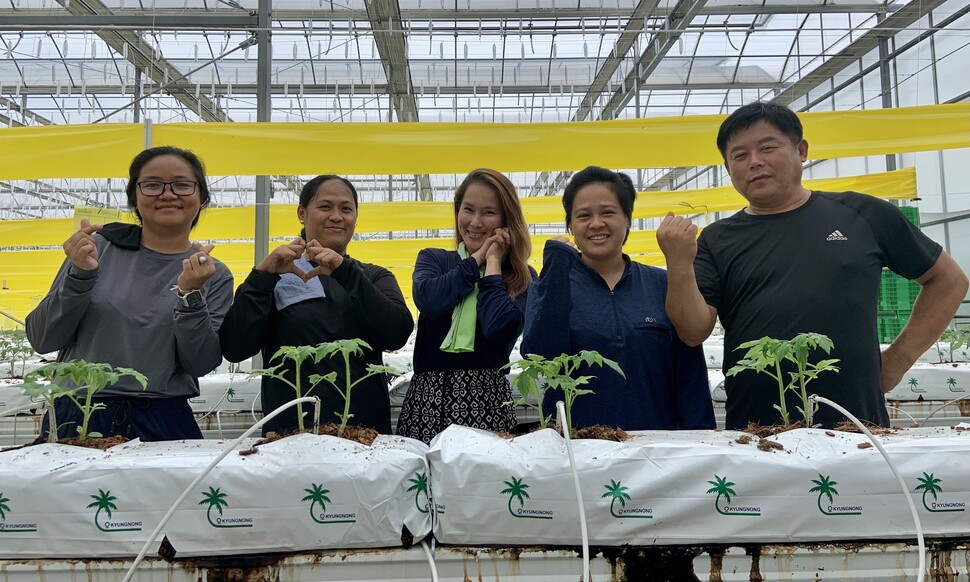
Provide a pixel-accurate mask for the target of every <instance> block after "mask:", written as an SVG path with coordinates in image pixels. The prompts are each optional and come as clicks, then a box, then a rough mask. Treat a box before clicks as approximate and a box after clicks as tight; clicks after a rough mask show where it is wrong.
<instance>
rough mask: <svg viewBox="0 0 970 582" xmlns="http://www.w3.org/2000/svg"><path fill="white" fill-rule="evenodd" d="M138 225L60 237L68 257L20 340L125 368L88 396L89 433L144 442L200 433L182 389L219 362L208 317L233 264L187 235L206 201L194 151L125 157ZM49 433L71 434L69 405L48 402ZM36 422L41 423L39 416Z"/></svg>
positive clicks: (213, 321) (75, 418) (89, 228)
mask: <svg viewBox="0 0 970 582" xmlns="http://www.w3.org/2000/svg"><path fill="white" fill-rule="evenodd" d="M125 191H126V193H127V196H128V206H129V208H131V209H132V210H133V211H134V213H135V216H136V217H137V218H138V221H139V223H140V225H133V224H122V223H117V222H115V223H110V224H105V225H103V226H102V225H97V224H95V225H92V224H89V223H88V221H86V220H82V221H81V228H80V230H78V231H77V232H75V233H74V234H72V235H71V236H70V238H68V239H67V241H66V242H65V243H64V245H63V246H64V254H65V255H67V259H66V260H65V261H64V264H63V265H61V268H60V270H59V271H58V273H57V275H56V276H55V278H54V283H53V285H51V290H50V292H49V293H48V294H47V296H46V297H45V298H44V299H43V300H42V301H41V302H40V304H39V305H38V306H37V307H36V308H35V309H34V310H33V311H32V312H31V313H30V314H29V315H28V316H27V322H26V323H27V325H26V328H27V338H28V339H29V340H30V344H31V345H32V346H33V348H34V350H36V351H37V352H38V353H42V354H43V353H49V352H54V351H57V352H58V354H57V360H58V361H59V362H64V361H68V360H75V359H84V360H86V361H88V362H101V363H107V364H111V365H112V366H114V367H126V368H133V369H135V370H137V371H139V372H141V373H142V374H144V375H145V376H146V377H147V379H148V385H147V387H145V388H144V389H143V388H142V386H141V384H139V383H138V382H136V381H135V379H134V378H132V377H130V376H122V377H121V378H120V379H119V381H118V382H116V383H114V384H109V385H108V386H107V387H106V388H105V389H104V390H103V391H101V392H100V393H99V394H98V395H97V396H96V397H95V401H96V402H98V403H99V404H103V405H104V407H103V408H101V409H100V410H97V411H95V412H94V414H93V416H92V417H91V420H90V423H89V426H88V430H89V432H99V433H101V434H102V435H103V436H105V437H108V436H114V435H121V436H124V437H127V438H140V439H141V440H144V441H158V440H174V439H198V438H202V432H201V431H200V430H199V426H198V424H197V423H196V421H195V418H194V416H193V415H192V410H191V408H190V407H189V404H188V399H189V398H192V397H194V396H197V395H198V394H199V382H198V377H199V376H203V375H205V374H207V373H209V372H211V371H212V370H214V369H215V368H216V367H217V366H218V365H219V364H220V363H221V362H222V352H221V350H220V348H219V326H220V325H221V324H222V320H223V318H224V317H225V314H226V312H227V311H228V310H229V306H230V304H231V303H232V288H233V285H232V273H230V271H229V269H228V268H227V267H226V266H225V265H223V264H222V263H221V262H219V261H217V260H216V259H215V258H213V257H212V256H211V255H210V254H209V253H210V252H211V251H212V248H213V245H203V244H200V243H193V242H192V241H191V240H190V238H189V233H190V232H191V231H192V228H193V227H195V225H196V223H198V221H199V214H200V213H201V211H202V209H203V208H205V207H206V206H207V205H208V203H209V188H208V185H207V184H206V177H205V168H204V166H203V164H202V161H201V160H200V159H199V158H198V157H197V156H196V155H195V154H193V153H192V152H190V151H187V150H183V149H179V148H176V147H172V146H161V147H155V148H151V149H147V150H145V151H143V152H141V153H140V154H138V155H137V156H135V159H134V160H132V162H131V166H130V167H129V181H128V186H127V187H126V189H125ZM55 411H56V418H57V423H58V426H57V429H56V430H57V433H58V436H59V437H61V438H71V437H74V436H76V435H77V428H78V426H79V425H80V422H81V416H80V411H79V410H78V409H77V406H75V405H74V404H73V403H72V402H71V401H70V400H69V399H67V398H59V399H57V400H56V401H55ZM42 431H43V432H44V433H46V432H47V431H48V426H47V419H46V418H45V420H44V426H43V427H42Z"/></svg>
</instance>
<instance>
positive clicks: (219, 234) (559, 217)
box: [0, 168, 916, 248]
mask: <svg viewBox="0 0 970 582" xmlns="http://www.w3.org/2000/svg"><path fill="white" fill-rule="evenodd" d="M805 186H806V187H808V188H812V189H815V190H829V191H834V192H842V191H845V190H852V191H856V192H864V193H866V194H871V195H872V196H876V197H878V198H885V199H887V200H912V199H913V198H915V197H916V171H915V170H914V169H913V168H905V169H902V170H896V171H893V172H881V173H878V174H870V175H867V176H847V177H842V178H822V179H818V180H806V181H805ZM744 205H745V201H744V198H742V197H741V195H740V194H738V193H737V191H735V190H734V188H733V187H732V186H722V187H720V188H704V189H698V190H675V191H670V192H668V191H661V192H640V193H639V195H638V196H637V203H636V207H635V209H634V214H633V217H634V218H655V217H659V216H664V215H665V214H667V212H668V211H672V212H675V213H677V214H696V213H698V212H721V211H730V210H738V209H740V208H743V207H744ZM522 208H523V211H524V213H525V218H526V222H528V223H529V224H562V223H564V222H565V214H564V212H563V208H562V197H561V196H546V197H541V198H524V199H522ZM81 216H82V215H81V214H80V213H79V214H78V215H77V216H75V218H74V220H72V219H70V218H52V219H38V220H4V221H0V248H4V247H23V246H54V245H60V244H61V243H63V242H64V241H65V240H66V239H67V237H69V236H70V235H71V233H72V232H74V231H75V230H77V228H78V225H79V224H80V218H81ZM255 216H256V211H255V208H254V207H252V206H248V207H242V208H213V209H210V210H207V211H206V212H205V214H203V216H202V219H201V220H200V221H199V225H198V226H197V227H196V229H195V230H194V231H193V233H192V236H193V237H194V238H196V239H200V240H222V241H225V240H239V239H251V238H252V237H253V224H254V222H255ZM83 217H84V218H87V219H88V220H90V221H91V222H92V224H93V223H97V222H99V220H98V219H99V218H102V219H103V220H101V222H111V221H116V220H119V218H118V215H117V213H115V212H109V213H108V214H107V215H105V216H100V215H98V214H97V213H96V212H93V210H92V209H85V212H84V213H83ZM120 219H121V220H122V221H126V222H133V221H134V217H133V216H131V215H122V216H121V218H120ZM269 222H270V237H271V238H287V237H292V236H296V235H297V234H299V232H300V225H299V222H298V221H297V218H296V206H295V205H289V204H288V205H274V206H271V207H270V221H269ZM454 224H455V219H454V210H453V205H452V203H451V202H367V203H363V204H361V206H360V212H359V217H358V219H357V232H358V233H361V234H365V233H373V232H395V231H408V230H430V229H439V228H452V227H453V226H454Z"/></svg>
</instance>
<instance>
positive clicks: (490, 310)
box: [397, 169, 535, 442]
mask: <svg viewBox="0 0 970 582" xmlns="http://www.w3.org/2000/svg"><path fill="white" fill-rule="evenodd" d="M455 239H456V243H457V247H458V249H457V250H455V251H449V250H444V249H424V250H422V251H421V252H420V253H418V258H417V261H416V262H415V267H414V281H413V286H412V293H413V297H414V304H415V305H416V306H417V308H418V311H419V316H418V335H417V338H416V340H415V346H414V376H413V378H412V380H411V387H410V389H409V390H408V393H407V395H405V397H404V404H403V406H402V409H401V416H400V418H399V420H398V426H397V432H398V434H400V435H403V436H407V437H411V438H415V439H420V440H422V441H424V442H430V441H431V439H432V438H433V437H434V436H435V435H436V434H438V433H439V432H441V431H442V430H444V429H445V428H447V427H448V425H450V424H453V423H454V424H461V425H465V426H472V427H477V428H484V429H490V430H504V431H507V430H510V429H511V428H512V427H513V426H514V425H515V411H514V409H513V408H512V406H510V405H509V402H510V401H511V400H512V391H511V388H510V386H509V382H508V380H507V379H506V376H505V371H504V370H503V369H502V367H503V366H505V365H506V364H508V363H509V354H510V353H511V352H512V347H513V345H514V343H515V340H516V338H518V336H519V334H520V333H521V332H522V325H523V321H524V318H525V305H526V296H527V291H528V288H529V285H530V284H531V283H532V279H533V278H534V277H535V271H533V270H532V269H531V268H530V267H529V266H528V264H527V263H526V260H527V259H528V257H529V253H530V252H531V244H530V242H529V236H528V231H527V229H526V225H525V218H524V217H523V215H522V207H521V205H520V204H519V198H518V195H517V194H516V191H515V186H514V185H512V182H510V181H509V179H508V178H507V177H505V176H504V175H502V174H500V173H499V172H496V171H495V170H488V169H478V170H474V171H473V172H471V173H470V174H468V176H467V177H466V178H465V180H464V181H463V182H462V183H461V185H460V186H458V189H457V191H456V192H455Z"/></svg>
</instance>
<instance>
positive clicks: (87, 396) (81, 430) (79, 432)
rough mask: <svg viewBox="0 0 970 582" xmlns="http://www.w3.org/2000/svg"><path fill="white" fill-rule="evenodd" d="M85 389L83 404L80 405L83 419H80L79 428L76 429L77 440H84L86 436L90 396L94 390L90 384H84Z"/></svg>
mask: <svg viewBox="0 0 970 582" xmlns="http://www.w3.org/2000/svg"><path fill="white" fill-rule="evenodd" d="M86 388H87V391H86V393H85V395H84V406H82V407H81V413H82V416H83V417H84V420H82V421H81V428H79V429H77V440H78V442H84V441H86V440H87V438H88V421H90V420H91V412H92V411H91V397H92V396H94V390H92V389H91V386H90V385H89V386H86Z"/></svg>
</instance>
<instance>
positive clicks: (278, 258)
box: [256, 237, 307, 281]
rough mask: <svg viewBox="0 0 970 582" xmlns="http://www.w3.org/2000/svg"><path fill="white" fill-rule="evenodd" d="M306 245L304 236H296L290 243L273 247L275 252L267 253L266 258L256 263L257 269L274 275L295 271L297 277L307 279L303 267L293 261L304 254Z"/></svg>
mask: <svg viewBox="0 0 970 582" xmlns="http://www.w3.org/2000/svg"><path fill="white" fill-rule="evenodd" d="M306 246H307V245H306V243H305V242H303V239H302V238H300V237H296V238H295V239H293V240H292V241H290V242H289V243H287V244H285V245H281V246H278V247H276V248H275V249H273V252H271V253H270V254H268V255H266V258H265V259H263V260H262V261H260V262H259V264H258V265H256V270H257V271H262V272H264V273H272V274H274V275H282V274H284V273H293V274H294V275H296V276H297V277H299V278H301V279H303V280H304V281H306V280H307V275H306V273H305V272H303V269H301V268H300V267H297V266H296V265H294V264H293V261H295V260H297V259H298V258H300V257H301V256H302V255H303V252H304V251H305V250H306Z"/></svg>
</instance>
